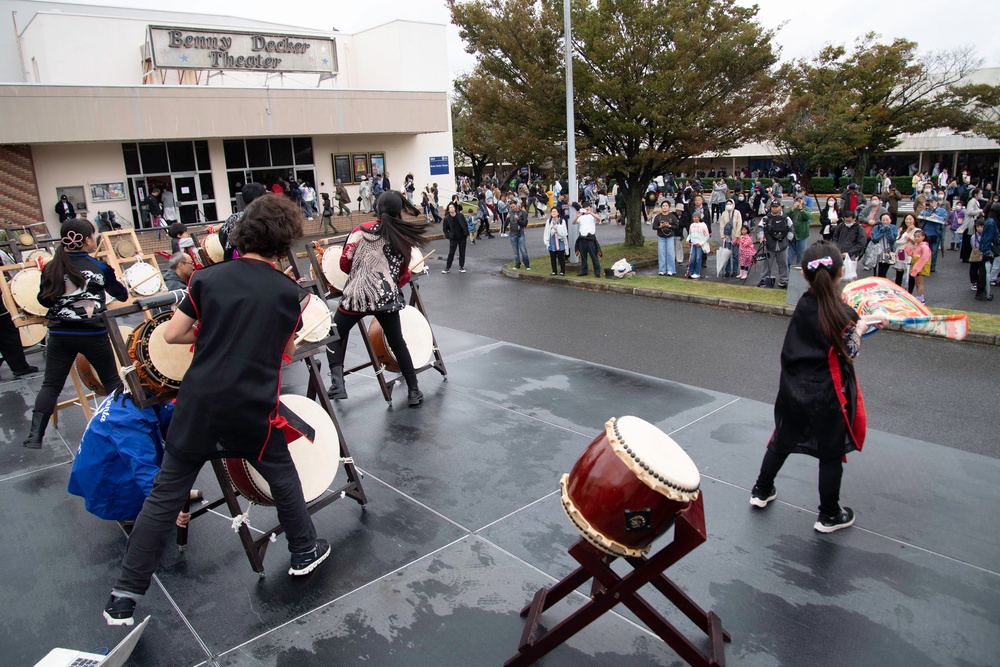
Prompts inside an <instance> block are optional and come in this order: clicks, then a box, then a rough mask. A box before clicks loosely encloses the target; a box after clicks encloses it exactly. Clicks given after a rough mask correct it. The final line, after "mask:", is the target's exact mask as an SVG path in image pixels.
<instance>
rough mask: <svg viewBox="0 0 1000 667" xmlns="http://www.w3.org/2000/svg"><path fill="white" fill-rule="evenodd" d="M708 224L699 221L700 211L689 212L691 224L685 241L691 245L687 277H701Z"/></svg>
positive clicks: (707, 236) (706, 245)
mask: <svg viewBox="0 0 1000 667" xmlns="http://www.w3.org/2000/svg"><path fill="white" fill-rule="evenodd" d="M709 238H711V237H710V235H709V233H708V225H707V224H705V223H704V222H702V221H701V212H700V211H698V210H695V211H694V212H693V213H692V214H691V226H690V227H688V235H687V242H688V245H690V247H691V258H690V260H691V261H689V262H688V270H687V276H686V277H687V278H694V279H695V280H698V279H699V278H701V264H702V261H703V260H704V258H705V254H706V252H707V250H706V248H708V239H709Z"/></svg>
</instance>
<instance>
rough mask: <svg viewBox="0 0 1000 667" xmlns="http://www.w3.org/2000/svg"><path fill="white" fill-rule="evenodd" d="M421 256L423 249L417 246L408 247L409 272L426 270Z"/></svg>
mask: <svg viewBox="0 0 1000 667" xmlns="http://www.w3.org/2000/svg"><path fill="white" fill-rule="evenodd" d="M423 257H424V251H423V250H421V249H420V248H418V247H417V246H413V247H412V248H410V273H423V272H424V271H426V270H427V267H426V265H425V264H424V260H423Z"/></svg>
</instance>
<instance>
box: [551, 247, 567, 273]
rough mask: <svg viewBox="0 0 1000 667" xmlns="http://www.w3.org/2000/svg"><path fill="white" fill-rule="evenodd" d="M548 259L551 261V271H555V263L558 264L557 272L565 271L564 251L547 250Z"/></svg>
mask: <svg viewBox="0 0 1000 667" xmlns="http://www.w3.org/2000/svg"><path fill="white" fill-rule="evenodd" d="M549 261H550V262H552V273H555V272H556V263H557V262H558V264H559V273H566V251H565V250H549Z"/></svg>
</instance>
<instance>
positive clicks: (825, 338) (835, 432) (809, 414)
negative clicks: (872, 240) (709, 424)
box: [750, 241, 886, 533]
mask: <svg viewBox="0 0 1000 667" xmlns="http://www.w3.org/2000/svg"><path fill="white" fill-rule="evenodd" d="M802 274H803V276H805V279H806V281H807V282H808V283H809V289H808V291H806V293H805V294H803V295H802V297H801V298H800V299H799V303H798V305H797V306H796V307H795V312H794V313H793V314H792V319H791V322H790V323H789V325H788V331H787V333H786V334H785V342H784V345H783V346H782V348H781V379H780V381H779V387H778V398H777V399H776V400H775V403H774V433H773V434H772V436H771V440H770V442H768V443H767V453H766V454H765V455H764V461H763V463H762V464H761V467H760V475H759V476H758V477H757V483H756V484H754V487H753V490H752V491H751V492H750V504H751V505H753V506H754V507H767V504H768V503H770V502H771V501H772V500H774V499H775V498H777V497H778V492H777V491H776V490H775V488H774V478H775V476H776V475H777V474H778V471H779V470H781V466H782V465H783V464H784V463H785V459H786V458H788V455H789V454H791V453H794V452H798V453H801V454H809V455H810V456H815V457H816V458H817V459H819V498H820V505H819V516H818V517H817V519H816V523H815V524H814V525H813V528H814V529H815V530H817V531H819V532H821V533H832V532H834V531H837V530H840V529H841V528H847V527H848V526H850V525H852V524H853V523H854V510H852V509H851V508H850V507H844V508H841V506H840V480H841V476H842V475H843V472H844V467H843V463H842V459H843V457H844V456H845V455H846V454H847V453H848V452H853V451H855V450H858V451H860V450H861V447H862V445H863V444H864V440H865V416H864V415H865V413H864V402H863V400H862V398H861V391H860V389H859V388H858V384H857V378H856V377H855V374H854V357H856V356H857V354H858V352H859V350H860V347H861V334H863V333H864V332H865V331H866V330H867V329H868V328H869V327H872V326H874V327H878V328H882V326H884V325H885V321H886V320H885V317H884V316H880V315H873V316H867V317H863V318H859V317H858V314H857V313H856V312H854V311H853V310H852V309H851V308H850V307H849V306H847V305H846V304H845V303H844V302H843V301H842V300H841V298H840V290H839V285H840V279H841V278H842V277H843V275H844V260H843V257H842V255H841V252H840V250H839V249H838V248H837V246H835V245H833V244H831V243H827V242H825V241H822V242H820V243H816V244H814V245H812V246H810V247H809V248H808V249H807V250H806V251H805V254H804V255H803V258H802Z"/></svg>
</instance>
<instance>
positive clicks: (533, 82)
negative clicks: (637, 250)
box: [451, 0, 778, 246]
mask: <svg viewBox="0 0 1000 667" xmlns="http://www.w3.org/2000/svg"><path fill="white" fill-rule="evenodd" d="M451 10H452V19H453V21H454V22H455V24H456V25H458V27H459V30H460V32H461V35H462V38H463V39H464V40H465V41H466V44H467V48H468V50H469V52H470V53H473V54H475V55H476V57H477V68H478V71H479V72H480V73H481V74H482V75H483V76H485V77H491V78H492V79H493V80H494V82H495V83H496V85H497V86H499V87H500V89H501V90H502V91H503V92H502V94H501V96H500V100H499V103H498V108H497V110H496V113H497V115H498V117H499V118H503V119H504V120H505V122H508V123H510V122H517V120H516V119H518V118H520V119H522V121H521V122H522V123H523V124H524V125H525V126H526V127H527V128H529V129H530V133H531V134H532V135H533V139H534V141H537V142H545V143H546V144H548V145H550V146H552V145H555V142H557V141H562V140H564V139H565V118H564V105H563V99H564V96H565V85H564V66H563V59H562V47H563V34H562V32H563V30H562V1H561V0H538V2H526V1H525V0H471V1H470V2H461V3H459V2H451ZM756 16H757V9H756V7H751V8H747V7H742V6H740V5H738V4H736V2H735V0H593V1H588V0H574V2H573V36H572V37H573V51H574V54H575V59H574V64H573V78H574V91H573V93H574V100H575V106H576V118H575V120H576V130H577V144H578V150H579V151H580V155H581V156H582V157H581V162H583V163H584V165H585V166H586V168H588V169H590V170H592V172H593V173H595V174H609V175H610V176H611V177H612V178H615V179H616V180H617V182H618V184H619V186H620V187H622V186H624V187H625V188H626V201H627V204H628V219H627V222H626V231H625V242H626V243H628V244H631V245H636V246H641V245H642V244H643V235H642V224H641V220H640V213H639V211H640V206H641V205H642V204H641V202H642V194H643V192H644V191H645V189H646V185H647V184H648V183H649V182H650V180H652V179H653V178H654V177H655V176H657V175H659V174H661V173H665V172H667V171H670V170H673V169H675V168H676V167H677V166H678V165H679V164H680V163H681V162H683V161H684V160H686V159H688V158H691V157H693V156H696V155H700V154H702V153H708V152H724V151H727V150H730V149H732V148H735V147H737V146H739V145H742V144H744V143H746V142H748V141H752V140H754V139H756V138H758V137H760V136H761V135H762V134H763V133H764V131H765V128H766V127H767V125H766V124H765V119H766V118H767V117H768V112H770V111H773V110H774V109H775V108H776V106H777V101H778V97H777V96H776V94H775V92H774V91H773V89H772V88H773V81H772V79H771V77H770V70H771V67H772V66H773V65H774V63H775V60H776V58H775V55H774V52H773V51H772V49H771V46H770V41H771V39H772V37H773V33H772V32H771V31H769V30H765V29H764V28H763V27H762V26H761V25H760V24H759V23H758V21H757V18H756Z"/></svg>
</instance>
